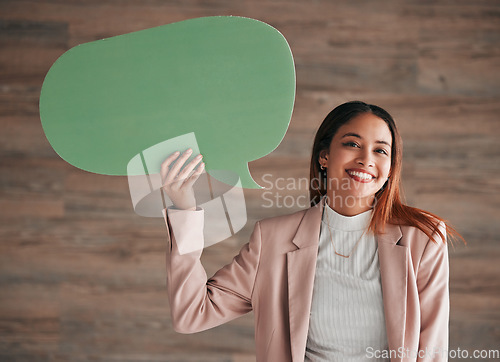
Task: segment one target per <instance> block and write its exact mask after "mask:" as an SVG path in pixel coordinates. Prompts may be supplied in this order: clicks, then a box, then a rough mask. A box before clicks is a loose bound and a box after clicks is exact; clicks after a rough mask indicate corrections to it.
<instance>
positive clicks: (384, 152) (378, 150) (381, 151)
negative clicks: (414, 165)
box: [375, 148, 389, 156]
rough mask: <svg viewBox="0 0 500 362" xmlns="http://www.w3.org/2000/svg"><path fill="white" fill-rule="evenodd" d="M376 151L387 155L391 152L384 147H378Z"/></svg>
mask: <svg viewBox="0 0 500 362" xmlns="http://www.w3.org/2000/svg"><path fill="white" fill-rule="evenodd" d="M375 152H377V153H380V154H382V155H386V156H388V155H389V153H387V151H386V150H384V149H383V148H377V149H376V150H375Z"/></svg>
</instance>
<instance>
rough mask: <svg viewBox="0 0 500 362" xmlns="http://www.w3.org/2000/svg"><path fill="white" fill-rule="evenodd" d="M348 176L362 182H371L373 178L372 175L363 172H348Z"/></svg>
mask: <svg viewBox="0 0 500 362" xmlns="http://www.w3.org/2000/svg"><path fill="white" fill-rule="evenodd" d="M348 174H349V175H352V176H357V177H359V178H362V179H364V180H371V179H372V178H373V176H372V175H370V174H367V173H364V172H359V171H348Z"/></svg>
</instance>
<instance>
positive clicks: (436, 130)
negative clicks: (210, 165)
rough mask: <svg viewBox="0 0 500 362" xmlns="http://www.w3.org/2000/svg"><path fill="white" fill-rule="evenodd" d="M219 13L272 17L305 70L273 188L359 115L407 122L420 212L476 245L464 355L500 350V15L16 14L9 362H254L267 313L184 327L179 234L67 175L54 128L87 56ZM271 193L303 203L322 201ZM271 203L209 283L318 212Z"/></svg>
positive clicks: (494, 10)
mask: <svg viewBox="0 0 500 362" xmlns="http://www.w3.org/2000/svg"><path fill="white" fill-rule="evenodd" d="M211 15H240V16H246V17H252V18H256V19H259V20H262V21H265V22H267V23H269V24H271V25H273V26H274V27H276V28H277V29H279V30H280V31H281V32H282V33H283V34H284V35H285V37H286V38H287V39H288V41H289V43H290V46H291V48H292V51H293V53H294V56H295V62H296V69H297V99H296V105H295V110H294V114H293V117H292V121H291V125H290V129H289V131H288V133H287V135H286V137H285V139H284V141H283V142H282V144H281V145H280V146H279V147H278V148H277V149H276V150H275V151H274V152H272V153H271V154H270V155H268V156H267V157H265V158H263V159H260V160H256V161H254V162H251V163H250V169H251V171H252V173H253V174H254V175H255V177H256V179H257V180H260V181H261V182H262V180H263V177H264V175H265V174H266V173H268V174H270V175H271V176H272V178H273V179H274V180H276V179H277V178H278V177H284V178H294V179H298V178H300V177H307V174H308V170H307V168H308V159H309V152H310V147H311V145H312V139H313V135H314V132H315V130H316V128H317V127H318V125H319V123H320V122H321V120H322V119H323V117H324V116H325V115H326V113H327V112H328V111H329V110H330V109H331V108H332V107H333V106H335V105H337V104H339V103H341V102H344V101H347V100H352V99H362V100H365V101H368V102H373V103H375V104H378V105H381V106H382V107H384V108H387V109H388V110H389V111H391V112H392V113H393V114H394V115H395V117H396V119H397V121H398V124H399V127H400V129H401V133H402V135H403V139H404V143H405V156H404V162H405V163H404V184H405V188H406V194H407V199H408V201H409V202H410V203H411V204H413V205H416V206H419V207H422V208H425V209H427V210H429V211H432V212H435V213H437V214H439V215H441V216H443V217H445V218H447V219H449V220H450V221H451V222H452V223H453V224H454V225H455V226H456V227H457V228H458V230H459V231H460V232H461V233H462V234H463V235H464V236H465V237H466V239H467V241H468V246H467V247H463V246H457V247H456V248H455V249H450V258H451V308H452V309H451V322H450V326H451V331H450V347H451V348H458V347H459V348H461V349H462V350H464V349H467V350H469V351H471V352H472V350H474V349H497V350H498V349H500V278H499V276H500V236H499V235H500V227H499V224H500V219H499V216H500V210H499V206H500V197H499V194H500V162H499V156H500V147H499V143H500V139H499V136H500V116H499V115H500V1H498V0H474V1H470V0H434V1H433V0H406V1H397V0H388V1H369V0H357V1H349V0H339V1H333V0H332V1H325V0H315V1H313V0H309V1H307V0H304V1H298V0H281V1H280V0H243V1H229V0H207V1H203V0H186V1H161V0H144V1H139V0H137V1H133V0H87V1H84V0H65V1H63V0H40V1H26V0H12V1H9V0H1V1H0V215H1V216H0V360H2V361H90V360H92V361H240V362H241V361H252V360H254V352H253V350H254V340H253V322H252V316H251V315H248V316H245V317H243V318H240V319H238V320H236V321H234V322H232V323H229V324H227V325H225V326H221V327H219V328H216V329H212V330H210V331H206V332H203V333H199V334H195V335H181V334H177V333H175V332H174V331H173V329H172V325H171V321H170V318H169V307H168V302H167V299H166V291H165V270H164V250H165V229H164V226H163V223H162V220H159V219H146V218H142V217H139V216H136V215H135V214H134V212H133V210H132V207H131V202H130V198H129V194H128V186H127V181H126V179H125V178H124V177H107V176H101V175H95V174H90V173H86V172H83V171H81V170H79V169H76V168H74V167H72V166H70V165H69V164H67V163H65V162H64V161H62V160H61V159H60V158H59V157H58V156H57V155H56V154H55V152H54V151H53V150H52V148H51V147H50V145H49V144H48V142H47V140H46V138H45V136H44V134H43V131H42V128H41V124H40V119H39V115H38V97H39V92H40V88H41V85H42V82H43V78H44V75H45V74H46V72H47V71H48V70H49V68H50V66H51V64H52V63H53V62H54V61H55V60H56V59H57V58H58V57H59V56H60V55H61V54H63V53H64V52H65V51H66V50H68V49H70V48H71V47H73V46H75V45H77V44H80V43H84V42H89V41H93V40H96V39H101V38H105V37H111V36H115V35H119V34H123V33H128V32H132V31H137V30H141V29H145V28H150V27H153V26H158V25H163V24H167V23H172V22H176V21H181V20H185V19H190V18H194V17H201V16H211ZM268 191H271V195H273V197H276V195H278V196H279V197H285V196H287V195H288V196H287V197H288V201H289V202H292V201H293V200H299V196H300V195H306V190H305V189H304V188H302V189H299V190H284V191H280V190H277V189H276V188H275V187H273V188H271V190H268ZM264 192H265V191H256V190H249V191H248V192H246V197H247V202H248V206H249V209H248V212H249V218H250V219H249V222H248V224H247V226H246V227H245V229H244V230H243V231H242V232H240V233H239V234H238V235H237V236H236V237H234V238H232V239H230V240H227V241H225V242H222V243H220V244H218V245H216V246H213V247H210V248H208V249H207V250H206V252H205V254H204V257H203V262H204V263H205V265H206V268H207V270H208V273H212V272H213V271H215V270H216V269H218V268H219V267H221V266H222V265H224V264H225V263H227V262H229V261H230V260H231V258H232V256H233V255H234V254H235V253H236V252H237V251H238V250H239V248H240V246H241V245H242V244H243V243H244V242H245V241H246V240H247V238H248V236H249V234H250V232H251V230H252V228H253V225H254V222H255V221H256V220H257V219H261V218H264V217H267V216H272V215H277V214H280V213H289V212H291V211H293V210H296V209H299V208H300V206H298V205H294V206H293V207H291V208H267V207H265V205H267V204H268V202H267V201H266V199H265V196H264ZM268 195H269V194H268ZM462 360H463V359H462ZM491 360H493V359H491Z"/></svg>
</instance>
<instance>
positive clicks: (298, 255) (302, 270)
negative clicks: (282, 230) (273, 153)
mask: <svg viewBox="0 0 500 362" xmlns="http://www.w3.org/2000/svg"><path fill="white" fill-rule="evenodd" d="M322 211H323V201H322V202H320V203H318V204H317V205H316V206H314V207H312V208H310V209H308V210H307V211H306V213H305V214H304V217H303V218H302V221H301V223H300V225H299V227H298V229H297V233H296V234H295V237H294V239H293V240H292V242H293V243H294V244H295V245H296V246H297V248H298V249H297V250H294V251H290V252H288V253H287V269H288V306H289V318H290V342H291V347H292V361H303V360H304V355H305V351H306V343H307V333H308V331H309V314H310V311H311V302H312V294H313V287H314V275H315V272H316V259H317V256H318V243H319V232H320V228H321V215H322Z"/></svg>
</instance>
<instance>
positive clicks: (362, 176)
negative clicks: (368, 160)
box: [345, 169, 375, 183]
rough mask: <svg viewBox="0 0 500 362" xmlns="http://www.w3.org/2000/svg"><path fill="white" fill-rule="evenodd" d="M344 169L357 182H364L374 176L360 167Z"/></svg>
mask: <svg viewBox="0 0 500 362" xmlns="http://www.w3.org/2000/svg"><path fill="white" fill-rule="evenodd" d="M345 171H346V172H347V174H348V175H349V177H351V178H352V179H353V180H355V181H358V182H365V183H366V182H370V181H372V180H373V179H374V178H375V176H374V175H372V174H371V173H369V172H366V171H365V170H361V169H349V170H345Z"/></svg>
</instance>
